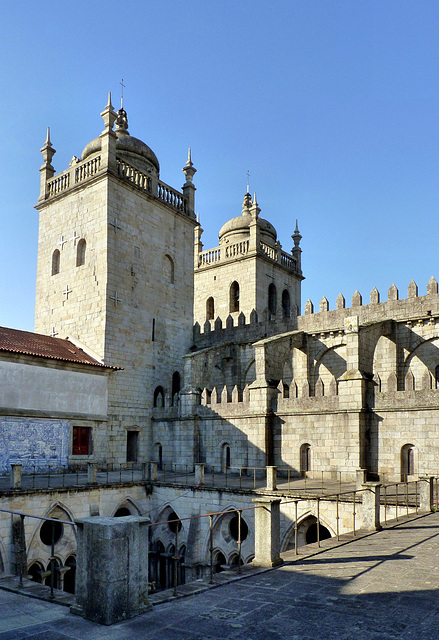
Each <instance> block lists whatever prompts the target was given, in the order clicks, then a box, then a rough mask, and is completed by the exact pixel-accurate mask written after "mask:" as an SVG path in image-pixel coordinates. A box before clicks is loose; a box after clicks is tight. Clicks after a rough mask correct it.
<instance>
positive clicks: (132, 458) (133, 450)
mask: <svg viewBox="0 0 439 640" xmlns="http://www.w3.org/2000/svg"><path fill="white" fill-rule="evenodd" d="M138 442H139V432H138V431H127V462H137V447H138Z"/></svg>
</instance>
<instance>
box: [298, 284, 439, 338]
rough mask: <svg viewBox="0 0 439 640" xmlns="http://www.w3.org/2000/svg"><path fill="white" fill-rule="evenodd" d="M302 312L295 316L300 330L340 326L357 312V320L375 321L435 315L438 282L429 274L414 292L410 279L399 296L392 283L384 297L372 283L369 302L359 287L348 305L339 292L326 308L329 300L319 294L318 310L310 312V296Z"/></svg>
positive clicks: (438, 299) (438, 303) (438, 305)
mask: <svg viewBox="0 0 439 640" xmlns="http://www.w3.org/2000/svg"><path fill="white" fill-rule="evenodd" d="M304 311H305V313H304V315H303V316H299V317H298V318H297V328H298V329H302V330H304V331H308V330H313V329H316V330H318V329H319V328H320V327H322V326H331V327H337V326H342V325H343V321H344V319H345V318H347V317H349V316H354V315H357V316H358V317H359V322H360V324H368V323H373V322H379V321H381V320H384V319H386V318H392V319H394V320H404V319H407V318H416V317H418V316H420V315H421V316H422V315H425V316H431V315H435V314H436V315H438V316H439V296H438V283H437V281H436V279H435V278H434V277H431V278H430V280H429V281H428V283H427V293H426V295H424V296H419V295H418V286H417V284H416V283H415V282H414V280H412V281H411V282H410V284H409V286H408V289H407V298H403V299H400V297H399V291H398V289H397V287H396V286H395V285H394V284H392V285H391V286H390V287H389V290H388V292H387V300H386V301H381V299H380V293H379V291H378V289H377V288H376V287H374V288H373V289H372V291H371V292H370V299H369V304H363V299H362V296H361V294H360V292H359V291H355V293H354V294H353V295H352V301H351V306H350V307H346V305H345V298H344V296H343V295H342V294H341V293H340V294H339V295H338V296H337V299H336V303H335V309H332V310H331V309H330V308H329V302H328V300H327V298H326V297H323V298H322V300H321V301H320V303H319V311H318V312H316V313H315V312H314V305H313V303H312V301H311V300H307V302H306V303H305V310H304Z"/></svg>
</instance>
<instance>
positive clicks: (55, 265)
mask: <svg viewBox="0 0 439 640" xmlns="http://www.w3.org/2000/svg"><path fill="white" fill-rule="evenodd" d="M60 257H61V254H60V252H59V249H55V251H54V252H53V253H52V275H53V276H56V274H57V273H59V263H60Z"/></svg>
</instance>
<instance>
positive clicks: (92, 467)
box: [87, 462, 98, 484]
mask: <svg viewBox="0 0 439 640" xmlns="http://www.w3.org/2000/svg"><path fill="white" fill-rule="evenodd" d="M97 473H98V465H97V464H96V462H89V463H88V464H87V484H96V479H97Z"/></svg>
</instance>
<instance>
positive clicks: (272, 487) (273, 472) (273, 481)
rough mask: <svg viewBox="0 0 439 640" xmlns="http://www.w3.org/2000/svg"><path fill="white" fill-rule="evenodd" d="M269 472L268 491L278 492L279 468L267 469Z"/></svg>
mask: <svg viewBox="0 0 439 640" xmlns="http://www.w3.org/2000/svg"><path fill="white" fill-rule="evenodd" d="M266 470H267V489H268V490H269V491H276V489H277V467H266Z"/></svg>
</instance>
